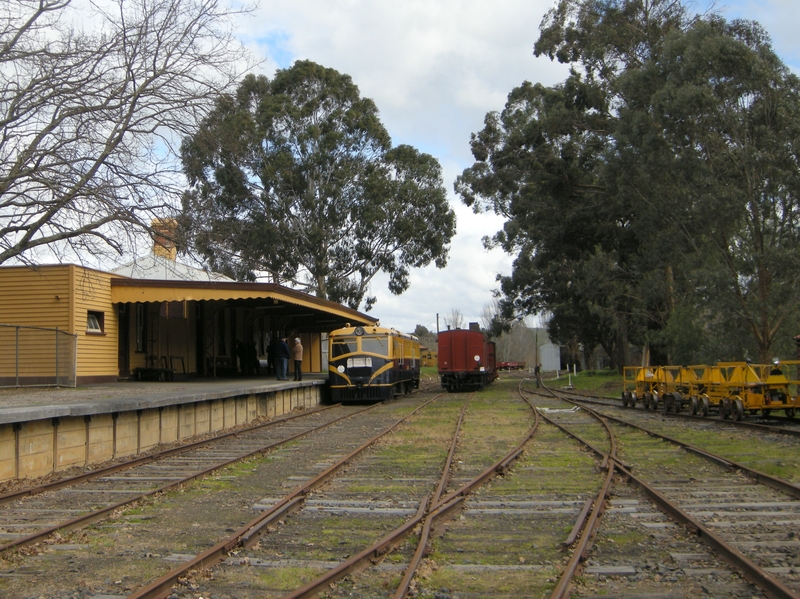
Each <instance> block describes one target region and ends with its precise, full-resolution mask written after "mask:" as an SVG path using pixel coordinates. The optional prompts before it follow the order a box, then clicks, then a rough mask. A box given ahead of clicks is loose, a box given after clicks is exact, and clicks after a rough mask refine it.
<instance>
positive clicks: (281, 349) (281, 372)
mask: <svg viewBox="0 0 800 599" xmlns="http://www.w3.org/2000/svg"><path fill="white" fill-rule="evenodd" d="M290 355H291V354H290V352H289V344H288V343H286V337H281V340H280V341H278V347H276V348H275V358H276V359H277V364H276V366H277V370H278V380H279V381H286V380H288V379H289V356H290Z"/></svg>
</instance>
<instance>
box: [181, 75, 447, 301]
mask: <svg viewBox="0 0 800 599" xmlns="http://www.w3.org/2000/svg"><path fill="white" fill-rule="evenodd" d="M182 158H183V164H184V170H185V172H186V174H187V176H188V177H189V181H190V183H191V188H190V190H189V191H187V193H186V194H185V196H184V210H183V217H182V219H181V225H182V231H183V236H184V240H185V243H187V245H192V246H193V247H194V248H195V249H196V250H198V251H199V252H200V253H201V254H202V255H203V256H205V258H206V259H207V260H208V261H209V263H210V265H211V267H212V268H214V269H216V270H219V271H221V272H224V273H226V274H229V275H231V276H233V277H235V278H237V279H240V280H253V279H255V277H256V274H257V273H258V272H267V273H270V274H271V275H272V277H273V280H276V281H280V280H290V281H294V282H295V283H297V284H300V285H304V286H305V287H306V288H307V289H308V290H309V291H312V292H314V293H316V294H317V295H318V296H320V297H325V298H328V299H331V300H334V301H338V302H342V303H347V304H349V305H350V306H351V307H354V308H356V307H358V306H359V304H361V302H362V301H365V303H366V307H367V309H369V307H370V306H371V305H372V303H373V302H374V301H375V300H374V298H369V297H365V295H366V293H367V291H368V288H369V282H370V281H371V279H372V278H373V276H374V275H375V274H376V273H377V272H379V271H383V272H386V273H388V274H389V276H390V279H389V289H390V290H391V291H392V292H393V293H396V294H399V293H402V292H403V291H404V290H405V289H407V288H408V275H409V271H410V269H411V268H418V267H421V266H425V265H427V264H430V263H431V262H433V263H435V264H436V265H437V266H438V267H443V266H444V265H445V264H446V261H447V245H448V244H449V242H450V239H451V238H452V236H453V234H454V233H455V214H454V212H453V210H452V209H450V207H449V205H448V203H447V199H446V196H445V191H444V188H443V186H442V175H441V167H440V165H439V163H438V161H437V160H436V159H435V158H433V157H432V156H430V155H428V154H424V153H421V152H419V151H417V150H416V149H414V148H412V147H411V146H407V145H400V146H397V147H394V148H393V147H392V146H391V140H390V138H389V134H388V133H387V131H386V129H385V128H384V126H383V124H382V123H381V122H380V119H379V117H378V109H377V107H376V106H375V104H374V102H373V101H372V100H370V99H368V98H362V97H361V96H360V94H359V90H358V87H356V85H355V84H354V83H353V82H352V80H351V79H350V77H349V76H347V75H343V74H340V73H338V72H337V71H335V70H333V69H328V68H324V67H322V66H320V65H318V64H315V63H313V62H310V61H298V62H296V63H295V64H294V65H293V66H292V67H291V68H289V69H284V70H280V71H278V72H277V74H276V75H275V78H274V79H272V80H268V79H267V78H266V77H263V76H254V75H249V76H247V77H246V78H245V79H244V81H242V83H241V85H240V86H239V89H238V90H237V92H236V94H235V95H233V96H225V97H223V98H221V99H220V100H219V102H218V103H217V108H216V110H215V111H214V112H213V113H212V114H211V115H210V116H209V117H208V118H206V119H205V120H204V122H203V124H202V127H201V128H200V129H199V130H198V131H197V132H196V133H195V134H194V135H193V136H192V137H190V138H187V139H185V140H184V142H183V145H182Z"/></svg>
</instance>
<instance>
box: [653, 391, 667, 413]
mask: <svg viewBox="0 0 800 599" xmlns="http://www.w3.org/2000/svg"><path fill="white" fill-rule="evenodd" d="M658 400H659V397H658V393H653V397H652V399H651V400H650V409H652V410H653V411H654V412H655V411H656V410H658V403H659V401H658ZM663 402H664V400H661V403H663Z"/></svg>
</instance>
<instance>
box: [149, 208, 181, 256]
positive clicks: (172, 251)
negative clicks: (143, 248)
mask: <svg viewBox="0 0 800 599" xmlns="http://www.w3.org/2000/svg"><path fill="white" fill-rule="evenodd" d="M150 226H151V227H152V228H153V254H155V255H156V256H163V257H164V258H168V259H169V260H173V261H174V260H175V258H176V257H177V256H178V250H177V248H176V247H175V241H174V239H175V231H176V230H177V228H178V223H177V221H176V220H175V219H174V218H156V219H153V220H152V221H151V222H150Z"/></svg>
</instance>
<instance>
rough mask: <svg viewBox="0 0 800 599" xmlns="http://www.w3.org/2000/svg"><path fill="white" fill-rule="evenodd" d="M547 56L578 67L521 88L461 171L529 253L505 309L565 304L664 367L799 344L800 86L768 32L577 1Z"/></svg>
mask: <svg viewBox="0 0 800 599" xmlns="http://www.w3.org/2000/svg"><path fill="white" fill-rule="evenodd" d="M535 53H536V54H537V55H541V54H544V55H547V56H550V57H551V58H554V59H558V60H560V61H561V62H566V63H569V64H571V65H572V70H571V71H570V74H569V76H568V77H567V79H566V80H565V81H564V82H563V83H561V84H558V85H555V86H552V87H545V86H542V85H533V84H530V83H528V82H525V83H523V84H522V85H521V86H520V87H518V88H516V89H514V90H513V91H512V92H511V93H510V94H509V98H508V102H507V103H506V106H505V109H504V110H503V111H502V112H501V113H490V114H488V115H487V117H486V120H485V127H484V129H483V130H481V131H480V132H478V133H476V134H474V135H473V136H472V152H473V156H474V157H475V159H476V162H475V164H474V165H473V166H472V167H470V168H468V169H466V170H465V171H464V173H463V174H462V175H461V176H460V177H459V178H458V180H457V181H456V191H457V192H458V193H459V194H460V195H461V197H462V199H463V201H464V202H465V203H466V204H467V205H470V206H473V207H474V208H475V209H476V210H483V209H491V210H494V211H495V212H497V213H498V214H501V215H504V216H506V217H507V219H508V220H507V222H506V223H505V225H504V227H503V230H502V231H500V232H498V233H497V234H496V235H495V236H494V237H493V238H492V239H490V240H487V243H489V244H498V245H500V246H502V247H503V248H504V249H505V250H506V251H508V252H510V253H514V254H516V256H517V257H516V260H515V262H514V269H513V272H512V274H511V275H510V276H508V277H505V278H503V279H502V281H501V286H502V291H503V293H504V295H505V298H504V300H503V301H504V305H505V309H506V311H507V312H516V313H536V312H540V313H541V312H546V313H549V314H550V315H551V320H550V322H549V325H548V333H549V334H550V336H551V338H552V339H554V340H555V341H557V342H560V343H562V344H570V343H572V344H575V345H577V344H578V343H580V344H582V345H583V346H584V348H585V349H586V350H591V349H592V348H594V347H595V346H596V345H598V344H599V345H601V346H602V347H603V348H604V349H605V351H606V353H607V354H608V355H609V356H610V357H611V358H612V362H613V364H614V365H615V367H619V366H622V365H623V364H629V363H630V362H631V360H630V358H629V356H628V355H627V351H628V347H629V346H630V343H631V342H633V343H635V344H638V345H643V346H644V345H649V346H650V348H651V356H652V358H651V361H653V362H658V363H675V362H687V361H695V360H700V359H714V358H721V357H727V358H733V357H737V356H738V357H741V356H742V354H751V355H755V356H757V357H758V358H759V359H761V360H765V359H768V358H769V353H770V350H771V348H772V347H773V346H774V344H775V343H776V342H777V343H778V345H779V346H781V347H783V346H785V345H786V344H787V342H788V341H789V340H790V338H791V331H792V329H791V328H789V327H791V326H794V325H795V324H796V322H795V320H794V316H793V313H794V306H795V305H796V304H797V303H798V301H799V300H800V285H799V283H800V278H799V277H800V268H798V267H800V262H799V261H800V244H798V235H800V228H798V222H797V219H798V214H800V187H799V186H798V182H800V179H798V174H800V170H798V168H797V166H798V156H797V151H796V148H797V147H798V145H797V142H798V140H800V125H799V124H798V123H800V119H799V118H798V116H800V114H798V111H800V89H798V79H797V78H796V77H795V76H794V75H791V74H790V73H789V72H788V70H787V69H786V67H785V66H784V65H783V64H782V63H781V62H780V60H779V59H778V58H777V57H776V56H775V54H774V53H773V52H772V50H771V48H770V45H769V39H768V37H767V35H766V33H765V32H764V31H763V30H762V29H761V28H760V27H759V26H758V25H757V24H755V23H752V22H741V21H734V22H732V23H727V22H726V21H724V20H723V19H721V18H720V17H718V16H715V15H710V16H706V17H691V18H690V17H689V16H688V13H687V11H686V9H685V7H684V6H683V5H681V4H680V3H676V2H672V1H669V0H656V1H655V2H642V1H637V0H612V1H591V0H563V1H562V2H559V4H558V5H557V6H556V7H555V8H554V9H553V10H552V11H550V13H548V15H547V16H546V17H545V19H544V21H543V23H542V28H541V35H540V38H539V40H538V41H537V43H536V46H535ZM735 336H738V338H735ZM712 356H713V357H714V358H712Z"/></svg>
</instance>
